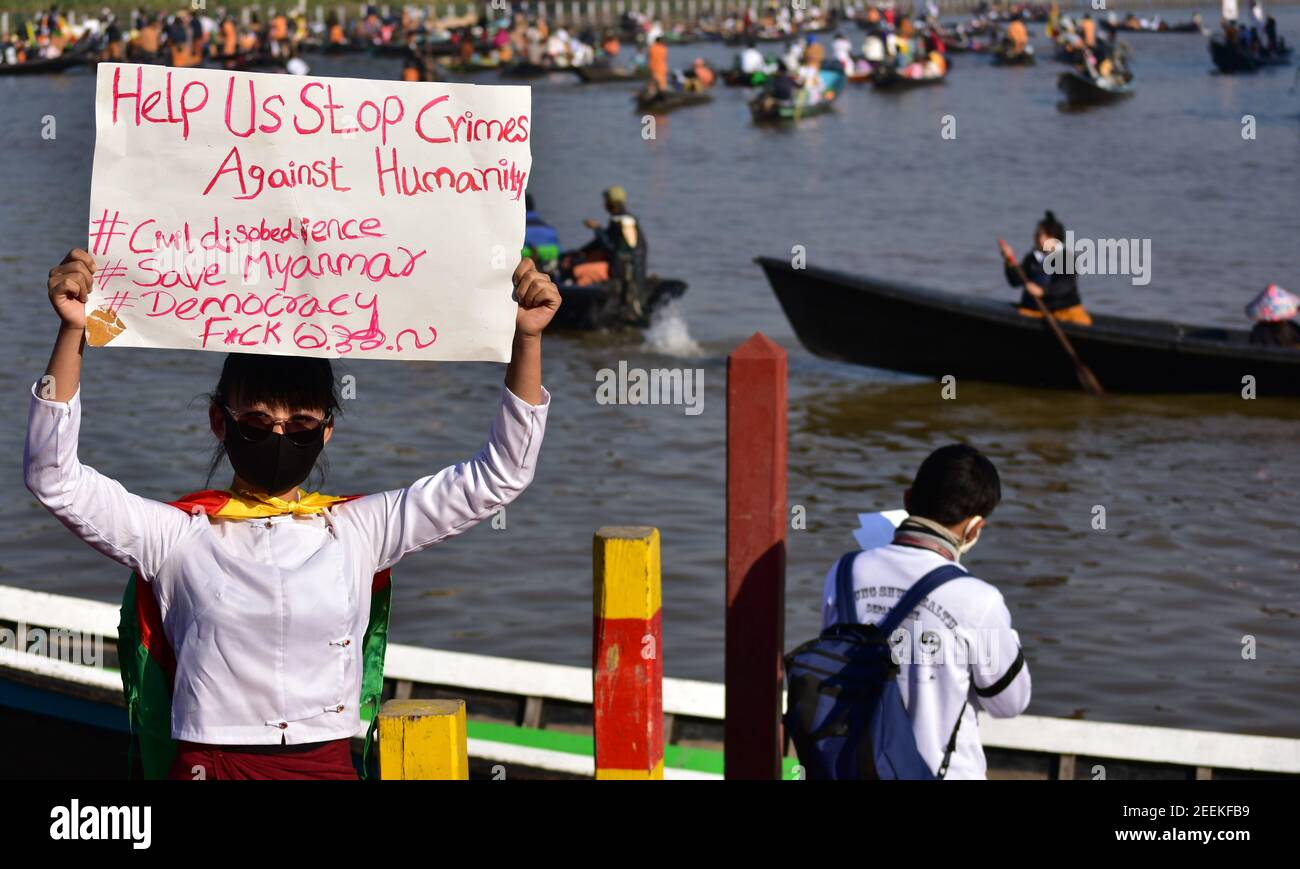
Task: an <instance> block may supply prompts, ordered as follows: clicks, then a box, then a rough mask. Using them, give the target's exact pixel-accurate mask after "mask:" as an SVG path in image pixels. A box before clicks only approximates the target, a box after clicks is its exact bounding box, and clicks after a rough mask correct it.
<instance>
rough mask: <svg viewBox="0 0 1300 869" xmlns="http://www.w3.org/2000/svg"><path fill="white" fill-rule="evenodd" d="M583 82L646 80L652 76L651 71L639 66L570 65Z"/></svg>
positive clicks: (601, 82) (604, 82)
mask: <svg viewBox="0 0 1300 869" xmlns="http://www.w3.org/2000/svg"><path fill="white" fill-rule="evenodd" d="M569 69H571V70H572V71H573V74H574V75H576V76H577V77H578V78H579V79H580V80H581V81H582V83H583V84H606V83H608V82H620V81H646V80H647V79H649V78H650V71H649V70H648V69H647V68H646V67H644V66H639V67H636V68H635V69H624V68H622V67H618V66H612V65H606V64H591V65H588V66H571V67H569Z"/></svg>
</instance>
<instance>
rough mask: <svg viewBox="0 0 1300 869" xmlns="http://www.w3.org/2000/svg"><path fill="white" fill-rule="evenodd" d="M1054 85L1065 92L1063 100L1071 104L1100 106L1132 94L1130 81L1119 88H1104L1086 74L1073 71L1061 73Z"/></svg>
mask: <svg viewBox="0 0 1300 869" xmlns="http://www.w3.org/2000/svg"><path fill="white" fill-rule="evenodd" d="M1056 86H1057V87H1058V88H1060V90H1061V92H1062V93H1063V94H1065V101H1066V102H1067V103H1068V104H1069V105H1071V106H1101V105H1106V104H1107V103H1114V102H1119V101H1120V100H1122V99H1124V98H1125V97H1131V96H1133V85H1132V84H1131V83H1130V84H1127V85H1124V86H1123V87H1121V88H1105V87H1102V86H1101V85H1099V84H1097V83H1096V82H1094V81H1093V80H1092V79H1091V78H1089V77H1088V76H1086V75H1082V74H1081V73H1078V72H1073V71H1072V72H1063V73H1061V74H1060V75H1059V76H1058V77H1057V79H1056Z"/></svg>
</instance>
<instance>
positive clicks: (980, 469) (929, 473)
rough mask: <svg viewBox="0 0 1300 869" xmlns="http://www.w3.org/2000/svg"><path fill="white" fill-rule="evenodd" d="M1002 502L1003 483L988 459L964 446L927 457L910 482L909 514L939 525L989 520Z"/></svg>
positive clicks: (952, 445)
mask: <svg viewBox="0 0 1300 869" xmlns="http://www.w3.org/2000/svg"><path fill="white" fill-rule="evenodd" d="M1001 500H1002V481H1001V480H1000V479H999V478H998V469H997V468H995V467H994V466H993V463H992V462H991V461H989V459H988V457H987V456H985V455H984V454H983V453H981V452H980V451H979V450H977V449H975V448H974V447H972V446H968V445H967V444H949V445H948V446H946V447H939V449H937V450H935V451H934V452H932V453H930V455H929V456H928V457H926V460H925V461H924V462H921V467H920V468H919V469H918V470H917V472H916V479H915V480H913V481H912V495H911V498H910V500H909V502H908V503H909V507H908V512H909V513H911V514H912V515H913V516H921V517H924V518H926V519H929V520H931V521H933V522H938V523H939V524H940V525H956V524H957V523H958V522H960V521H961V520H963V519H966V518H968V517H970V516H985V517H987V516H989V515H990V514H991V513H992V512H993V508H995V507H997V505H998V502H999V501H1001Z"/></svg>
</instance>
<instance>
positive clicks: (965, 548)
mask: <svg viewBox="0 0 1300 869" xmlns="http://www.w3.org/2000/svg"><path fill="white" fill-rule="evenodd" d="M983 518H984V517H983V516H972V517H971V520H970V521H969V522H967V523H966V527H965V528H964V529H962V543H961V545H960V546H958V547H957V551H958V552H959V553H961V554H962V555H965V554H966V553H967V552H970V551H971V550H972V549H974V548H975V544H976V543H979V542H980V532H982V531H983V529H982V528H981V529H980V532H976V534H975V536H974V537H972V538H971V539H970V540H967V539H966V535H967V534H969V533H970V527H971V526H972V525H974V524H975V523H976V522H978V521H980V520H981V519H983Z"/></svg>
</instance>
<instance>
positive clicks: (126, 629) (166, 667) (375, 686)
mask: <svg viewBox="0 0 1300 869" xmlns="http://www.w3.org/2000/svg"><path fill="white" fill-rule="evenodd" d="M355 497H357V496H355V495H352V496H345V497H340V496H335V495H322V494H320V493H319V492H312V493H308V494H303V495H302V497H301V498H299V500H297V501H285V500H282V499H280V498H275V497H272V496H269V495H253V494H249V493H235V492H230V491H218V490H214V489H209V490H207V491H203V492H195V493H193V494H190V495H186V496H184V497H183V498H180V499H178V500H176V501H173V502H172V506H173V507H176V508H177V509H180V510H184V511H185V512H186V513H195V512H196V511H201V512H203V513H204V514H205V515H207V516H208V517H209V518H214V519H259V518H265V517H268V516H281V515H285V514H288V513H293V514H297V515H310V514H315V513H319V512H321V511H322V510H324V509H325V508H327V507H330V506H332V505H334V504H339V503H342V502H344V501H348V500H351V499H352V498H355ZM389 574H390V572H389V571H388V570H381V571H380V572H379V573H376V574H375V578H374V581H373V582H372V584H371V586H370V621H369V624H367V625H366V633H365V638H364V639H363V641H362V646H361V666H362V671H361V672H362V676H361V696H360V698H359V699H360V710H361V717H362V720H365V719H366V718H367V717H368V718H369V719H370V726H369V728H368V729H367V731H366V742H365V749H364V751H363V752H362V768H361V777H362V778H367V777H368V776H369V772H370V770H369V766H370V746H371V745H372V743H373V742H374V734H375V724H376V722H378V720H379V703H380V699H381V696H382V694H383V689H384V653H385V651H386V650H387V648H388V616H389V609H390V603H391V597H392V594H391V593H392V587H391V584H390V575H389ZM117 637H118V639H117V653H118V659H119V664H118V666H119V667H120V669H121V672H122V693H123V696H124V697H125V699H126V709H127V719H128V722H129V724H130V730H131V743H130V747H129V751H128V762H129V764H130V766H129V769H128V773H127V775H128V778H137V777H141V776H142V777H143V778H146V779H165V778H167V773H168V771H169V770H170V769H171V766H172V762H173V760H175V758H176V752H177V744H176V741H175V740H173V739H172V737H171V732H172V731H171V728H172V689H173V684H174V682H175V680H176V655H175V653H174V652H173V651H172V647H171V644H170V643H169V642H168V641H167V635H166V634H165V633H164V632H163V622H162V611H161V610H160V609H159V608H158V599H157V598H156V597H155V596H154V593H153V589H152V588H150V586H149V582H148V581H147V580H145V579H144V578H143V577H141V576H140V575H139V574H138V573H132V574H131V578H130V579H129V580H128V581H127V584H126V593H125V594H124V595H123V597H122V609H121V617H120V622H119V624H118V629H117Z"/></svg>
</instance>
